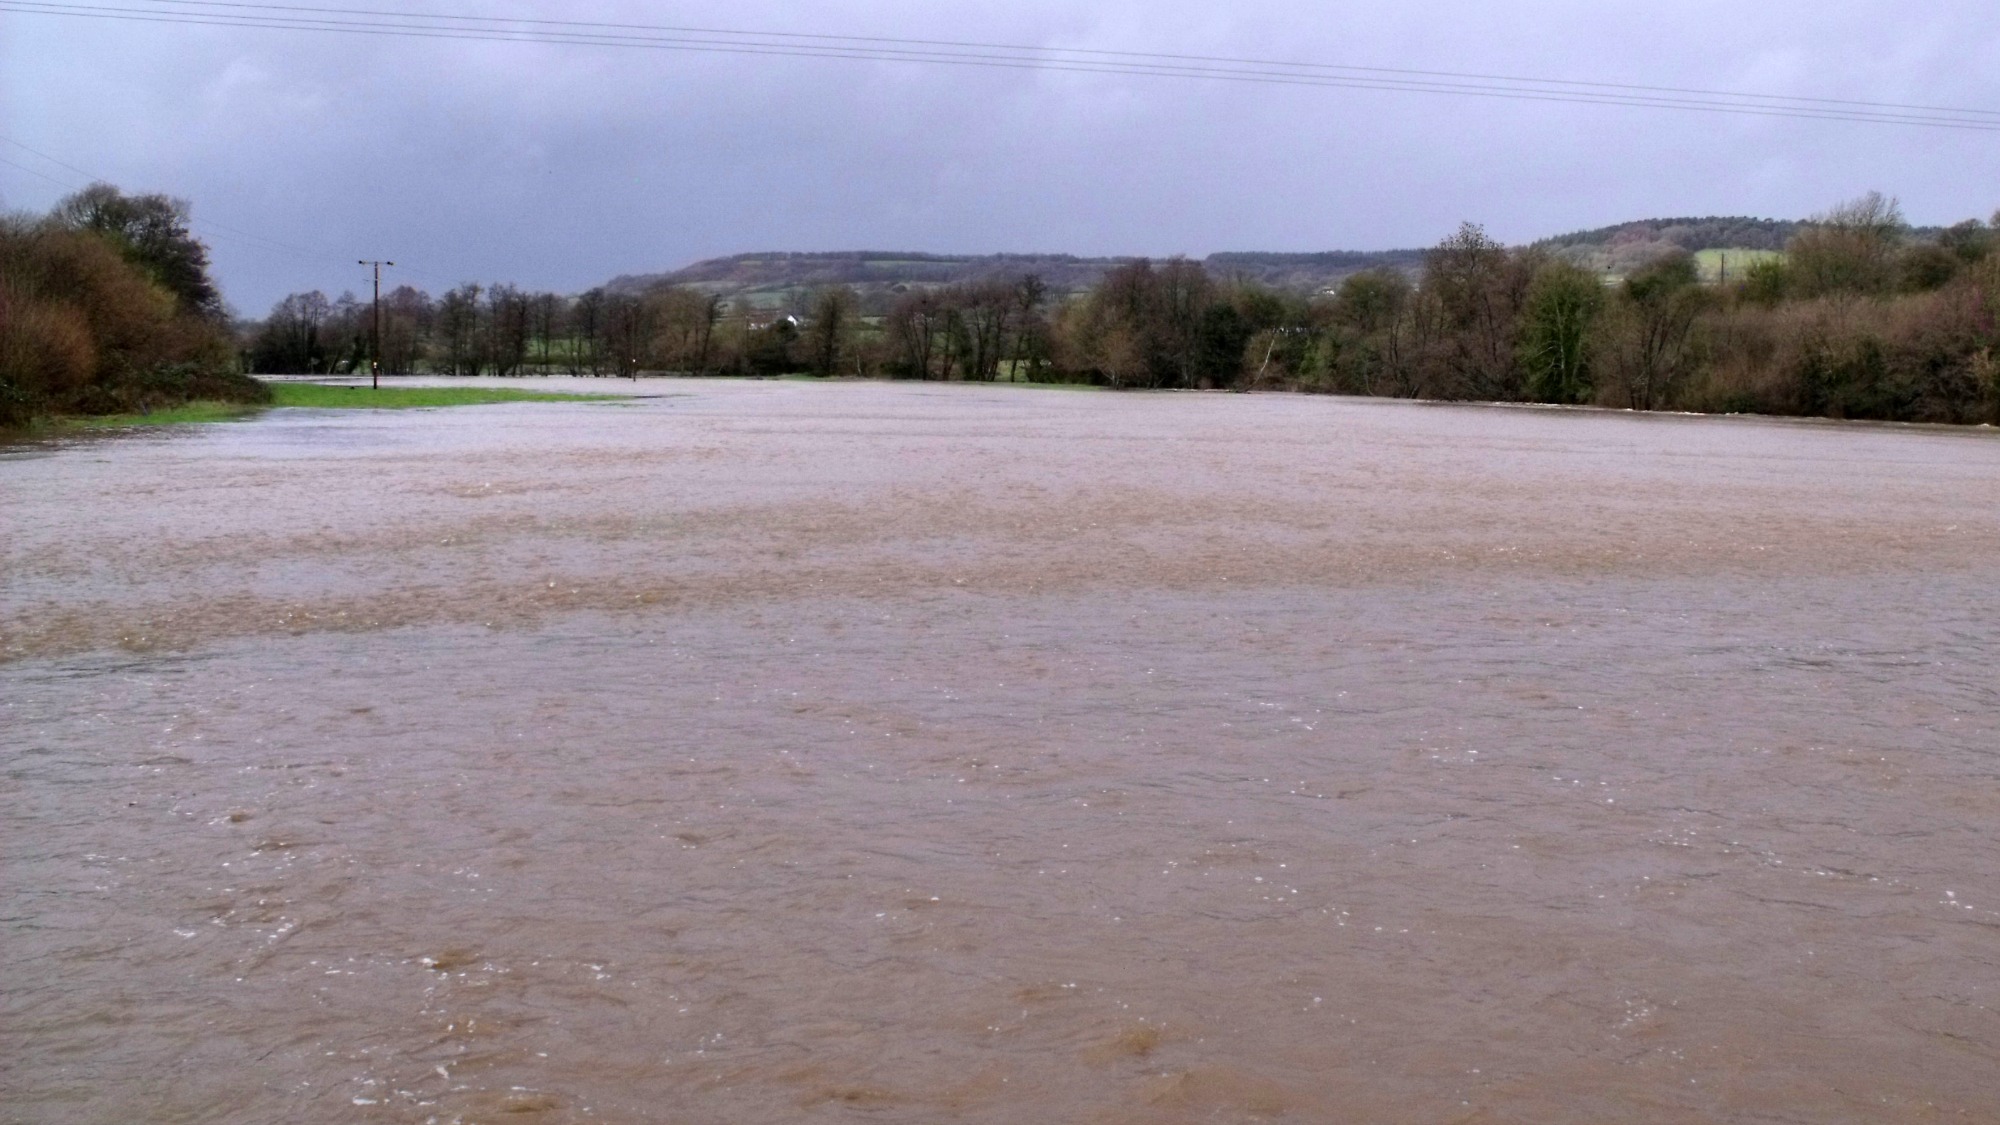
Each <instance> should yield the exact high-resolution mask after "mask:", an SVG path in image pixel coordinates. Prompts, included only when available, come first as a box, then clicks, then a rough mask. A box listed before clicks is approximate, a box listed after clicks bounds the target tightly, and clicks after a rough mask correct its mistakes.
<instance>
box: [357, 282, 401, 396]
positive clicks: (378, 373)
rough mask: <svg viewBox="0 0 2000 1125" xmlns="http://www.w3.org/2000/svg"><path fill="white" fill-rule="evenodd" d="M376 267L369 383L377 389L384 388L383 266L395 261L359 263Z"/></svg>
mask: <svg viewBox="0 0 2000 1125" xmlns="http://www.w3.org/2000/svg"><path fill="white" fill-rule="evenodd" d="M358 264H360V265H364V266H374V267H375V340H374V348H373V351H374V353H375V354H374V355H373V356H372V357H371V358H370V359H369V360H368V383H369V385H370V386H371V387H373V388H374V389H375V390H378V391H379V390H381V389H382V267H383V266H393V265H395V264H396V263H394V262H376V261H370V260H369V259H367V258H363V259H361V260H360V262H359V263H358Z"/></svg>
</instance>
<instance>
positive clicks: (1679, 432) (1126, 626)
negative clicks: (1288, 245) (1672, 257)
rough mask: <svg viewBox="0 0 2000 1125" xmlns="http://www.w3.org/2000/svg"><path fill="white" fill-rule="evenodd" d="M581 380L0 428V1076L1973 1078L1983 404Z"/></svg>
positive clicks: (1961, 1107) (1427, 1092)
mask: <svg viewBox="0 0 2000 1125" xmlns="http://www.w3.org/2000/svg"><path fill="white" fill-rule="evenodd" d="M591 389H603V386H602V385H601V384H599V385H597V386H596V387H593V388H591ZM636 392H637V393H639V394H643V395H648V396H654V397H648V398H645V399H643V400H640V401H636V402H632V403H627V404H519V405H507V406H494V407H480V408H467V409H458V410H448V411H420V412H383V413H379V414H371V413H359V412H356V413H344V412H313V411H279V412H274V413H271V414H269V415H266V416H264V417H263V418H261V419H259V420H256V421H252V422H248V423H241V424H233V425H225V426H210V427H205V428H198V429H186V430H180V431H175V432H167V433H158V434H150V435H134V436H121V437H117V438H111V439H93V440H85V441H77V442H73V443H68V444H64V445H61V446H42V447H30V448H16V449H14V450H12V451H9V452H6V453H4V454H0V568H4V569H0V763H4V775H0V776H4V781H3V782H0V878H3V879H4V883H0V900H4V917H5V929H4V934H5V937H4V943H0V1107H4V1108H0V1118H4V1119H5V1120H7V1121H20V1122H37V1123H39V1122H105V1123H111V1122H118V1123H123V1122H132V1121H153V1122H231V1123H235V1122H242V1123H267V1122H278V1121H282V1122H287V1123H316V1122H364V1123H366V1122H412V1123H417V1122H438V1123H445V1122H501V1121H506V1122H522V1123H555V1122H565V1123H566V1122H652V1121H662V1122H679V1123H725V1122H728V1123H740V1122H790V1121H870V1122H898V1123H901V1122H912V1123H914V1122H938V1121H967V1122H1041V1121H1049V1122H1058V1121H1059V1122H1072V1121H1074V1122H1105V1123H1118V1122H1238V1121H1266V1120H1297V1121H1312V1122H1330V1121H1355V1122H1363V1121H1367V1122H1375V1121H1382V1122H1404V1121H1407V1122H1481V1123H1485V1122H1521V1123H1536V1125H1542V1123H1567V1122H1576V1123H1586V1122H1590V1123H1595V1122H1610V1121H1644V1122H1717V1121H1723V1122H1815V1123H1825V1122H1878V1121H1879V1122H1908V1121H1951V1120H1967V1121H1985V1122H1991V1121H1995V1120H2000V1015H1997V1014H1996V1010H1995V1006H1996V1003H2000V846H1996V843H1995V833H1994V830H1995V828H1996V825H2000V670H1996V663H2000V437H1996V436H1995V435H1994V434H1993V433H1991V432H1990V431H1986V432H1980V431H1956V432H1954V431H1946V430H1932V429H1916V428H1894V427H1868V426H1840V425H1811V424H1796V423H1794V424H1787V423H1779V422H1764V421H1752V420H1743V419H1688V418H1664V417H1629V416H1621V415H1610V414H1596V413H1580V412H1560V411H1540V410H1509V409H1492V408H1477V407H1438V406H1423V405H1415V404H1404V403H1373V402H1358V401H1344V400H1330V399H1313V398H1302V397H1291V396H1232V395H1193V394H1180V395H1170V394H1161V395H1140V394H1131V395H1115V394H1092V393H1062V392H1053V391H1049V392H1042V391H1031V390H1018V389H1008V388H975V387H956V386H955V387H934V386H929V387H927V386H895V385H883V384H864V385H831V386H829V385H814V384H802V383H729V382H715V383H704V382H682V381H662V382H658V383H653V382H642V383H640V384H638V385H637V387H636Z"/></svg>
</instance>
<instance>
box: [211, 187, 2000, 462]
mask: <svg viewBox="0 0 2000 1125" xmlns="http://www.w3.org/2000/svg"><path fill="white" fill-rule="evenodd" d="M372 323H373V322H372V320H371V318H370V309H369V308H368V306H366V305H365V304H364V303H362V302H360V301H358V300H355V299H354V298H352V297H342V298H340V299H338V300H332V301H329V300H328V299H327V298H326V297H324V296H323V295H321V294H318V293H307V294H300V295H295V296H292V297H288V298H286V299H285V300H284V301H283V302H280V303H279V305H278V307H277V308H276V309H274V310H273V311H272V315H271V316H270V317H269V318H268V319H267V320H266V321H264V322H263V323H262V324H261V325H259V326H257V328H256V329H255V331H254V332H253V333H252V334H251V337H250V339H249V340H248V342H247V345H246V350H247V354H248V356H249V359H250V362H251V364H252V366H253V368H254V369H256V370H263V371H296V372H319V373H326V372H341V371H359V370H364V369H365V364H366V362H367V358H368V356H369V354H370V348H371V346H372V340H371V335H370V332H371V325H372ZM1996 324H2000V215H1996V216H1995V219H1994V221H1993V222H1985V223H1982V222H1978V221H1968V222H1965V223H1961V224H1959V225H1957V226H1954V227H1950V228H1947V229H1944V230H1942V231H1937V232H1932V233H1928V234H1926V235H1924V236H1921V237H1919V236H1916V235H1914V234H1913V233H1912V232H1911V231H1910V229H1909V227H1908V225H1907V224H1906V223H1905V222H1904V220H1903V216H1902V214H1901V212H1900V210H1899V209H1898V207H1897V206H1896V204H1895V202H1894V201H1893V200H1888V199H1885V198H1883V197H1882V196H1880V195H1873V194H1871V195H1869V196H1866V197H1864V198H1862V199H1859V200H1855V201H1853V202H1850V203H1847V204H1843V205H1841V206H1839V207H1836V208H1834V209H1832V210H1830V211H1828V212H1827V213H1825V214H1823V215H1820V216H1816V217H1815V218H1813V219H1812V220H1809V221H1807V222H1805V223H1802V224H1800V225H1799V226H1798V227H1797V229H1796V231H1795V233H1793V234H1792V235H1791V236H1790V238H1789V240H1788V241H1787V242H1786V244H1785V250H1784V253H1783V255H1782V256H1781V257H1777V258H1764V259H1760V260H1757V261H1754V262H1753V263H1750V264H1748V265H1746V266H1744V267H1742V268H1739V269H1737V270H1736V271H1735V273H1734V274H1733V275H1732V276H1731V277H1730V278H1729V280H1728V281H1727V282H1725V283H1721V284H1716V283H1709V282H1704V281H1703V279H1702V277H1701V274H1700V271H1699V270H1698V269H1697V268H1696V262H1695V259H1694V257H1693V256H1692V255H1690V254H1688V253H1686V252H1683V251H1677V250H1671V249H1670V250H1668V251H1667V252H1665V253H1663V254H1661V255H1659V256H1657V257H1655V258H1653V259H1652V260H1651V261H1649V262H1647V263H1646V264H1644V265H1643V266H1641V267H1640V268H1638V269H1636V270H1634V271H1632V272H1630V273H1628V274H1626V275H1624V276H1622V277H1617V278H1611V277H1607V276H1605V275H1603V274H1599V273H1596V272H1593V271H1592V270H1590V269H1587V268H1584V267H1582V266H1579V265H1577V264H1575V263H1573V262H1572V261H1569V260H1567V259H1565V258H1564V257H1563V256H1562V254H1561V252H1560V248H1551V247H1547V246H1543V247H1515V248H1510V247H1507V246H1503V245H1501V244H1500V243H1498V242H1496V241H1494V240H1493V239H1492V238H1490V237H1488V236H1487V235H1486V233H1485V232H1484V231H1483V230H1482V229H1481V228H1480V227H1478V226H1475V225H1471V224H1467V225H1465V226H1463V227H1461V228H1460V229H1459V230H1458V231H1456V232H1455V233H1453V234H1452V235H1450V236H1449V237H1447V238H1445V239H1444V240H1442V241H1441V242H1439V243H1438V244H1437V245H1436V246H1434V247H1432V248H1431V249H1430V250H1429V251H1427V252H1426V253H1425V254H1424V256H1423V260H1422V263H1421V266H1420V268H1419V269H1418V270H1417V271H1415V275H1414V276H1412V275H1411V274H1410V273H1407V272H1403V271H1398V270H1390V269H1374V270H1367V271H1363V272H1360V273H1356V274H1353V275H1351V276H1349V277H1348V278H1346V279H1345V280H1344V281H1343V282H1342V283H1341V284H1340V285H1339V286H1338V288H1337V289H1335V290H1333V291H1330V292H1322V293H1318V294H1301V293H1296V292H1288V291H1284V290H1279V289H1273V288H1269V287H1266V286H1263V285H1259V284H1256V283H1254V282H1251V281H1248V280H1245V279H1243V278H1241V277H1222V276H1216V274H1215V273H1213V272H1211V270H1209V269H1207V268H1205V267H1204V266H1203V265H1202V264H1200V263H1198V262H1191V261H1187V260H1184V259H1172V260H1168V261H1164V262H1157V263H1156V262H1150V261H1144V260H1138V261H1133V262H1129V263H1127V264H1125V265H1122V266H1120V267H1118V268H1116V269H1113V270H1112V271H1110V273H1108V274H1107V275H1106V276H1105V278H1104V280H1103V281H1102V283H1101V284H1099V285H1098V286H1097V287H1095V288H1094V289H1093V290H1091V291H1089V292H1088V293H1085V294H1082V295H1079V296H1075V297H1070V298H1066V299H1062V300H1055V299H1052V298H1051V297H1050V294H1049V289H1048V287H1047V286H1046V285H1044V284H1043V283H1042V282H1041V280H1040V279H1039V278H1037V277H1036V276H1035V275H1033V274H1024V275H1020V276H1015V277H999V278H991V279H987V280H984V281H976V282H967V283H962V284H955V285H942V286H930V287H913V288H911V289H909V290H908V291H906V292H903V293H899V294H870V295H867V296H863V295H861V294H858V293H856V292H855V291H854V290H853V289H850V288H847V287H844V286H827V287H823V288H820V289H817V290H813V291H810V292H805V293H800V294H796V295H795V296H794V297H793V299H792V301H791V303H790V304H789V305H788V306H787V307H786V308H783V309H773V308H760V307H758V306H755V305H753V304H750V303H749V302H748V301H747V300H745V299H742V298H737V299H731V300H725V299H723V298H721V297H719V296H716V295H713V294H710V293H706V292H703V291H700V290H697V289H694V288H690V287H684V286H676V285H660V286H656V287H654V288H652V289H649V290H647V291H644V292H638V293H613V292H606V291H605V290H601V289H599V290H592V291H590V292H588V293H584V294H582V295H580V296H573V297H565V296H559V295H556V294H551V293H527V292H523V291H521V290H518V289H516V288H514V287H512V286H507V285H494V286H490V287H481V286H477V285H466V286H461V287H460V288H457V289H454V290H451V291H450V292H447V293H445V294H444V295H443V296H442V297H438V298H432V297H430V296H429V295H427V294H425V293H423V292H421V291H419V290H417V289H414V288H409V287H403V288H399V289H396V290H395V291H393V292H392V293H390V294H388V295H387V296H385V298H384V301H383V325H384V327H383V332H382V353H381V354H382V361H383V365H384V370H385V371H389V372H419V371H424V372H432V373H438V374H454V375H473V374H499V375H511V374H523V373H542V374H556V373H563V374H594V375H629V374H634V373H637V372H647V373H656V372H657V373H687V374H726V375H780V374H792V373H803V374H812V375H820V376H836V375H840V376H859V377H876V378H892V379H931V380H965V381H995V380H1014V381H1032V382H1070V383H1090V384H1096V385H1101V386H1107V387H1116V388H1190V389H1192V388H1211V389H1234V390H1253V389H1255V390H1294V391H1307V392H1329V393H1340V394H1354V395H1387V396H1399V397H1421V398H1433V399H1456V400H1484V401H1501V402H1542V403H1566V404H1594V405H1601V406H1613V407H1624V408H1631V409H1637V410H1691V411H1714V412H1756V413H1769V414H1795V415H1799V414H1802V415H1825V416H1831V417H1846V418H1875V419H1896V420H1910V421H1940V422H1974V421H2000V360H1996V350H2000V327H1996Z"/></svg>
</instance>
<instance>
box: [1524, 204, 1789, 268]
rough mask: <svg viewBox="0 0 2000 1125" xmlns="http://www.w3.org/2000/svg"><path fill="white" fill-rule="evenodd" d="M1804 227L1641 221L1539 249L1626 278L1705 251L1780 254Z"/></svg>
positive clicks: (1734, 220)
mask: <svg viewBox="0 0 2000 1125" xmlns="http://www.w3.org/2000/svg"><path fill="white" fill-rule="evenodd" d="M1804 225H1805V224H1804V223H1801V222H1798V221H1796V220H1792V219H1752V218H1744V217H1741V216H1734V217H1722V216H1714V215H1711V216H1707V217H1704V218H1698V219H1697V218H1689V219H1642V220H1640V221H1638V222H1634V223H1621V224H1619V225H1618V226H1615V227H1599V228H1598V229H1596V230H1583V231H1576V232H1574V233H1572V234H1560V235H1557V236H1556V237H1554V238H1545V239H1542V240H1541V241H1540V242H1537V243H1535V244H1534V245H1535V246H1536V247H1538V248H1540V249H1543V250H1547V251H1549V252H1551V253H1553V254H1555V255H1556V256H1557V257H1560V258H1564V259H1566V260H1568V261H1571V262H1574V263H1576V264H1577V265H1579V266H1582V267H1584V268H1585V269H1590V270H1596V271H1598V272H1600V273H1610V274H1619V275H1622V274H1627V273H1631V272H1632V271H1633V270H1636V269H1638V268H1640V267H1641V266H1644V265H1645V264H1646V263H1648V262H1652V261H1657V260H1658V259H1660V258H1663V257H1665V256H1667V255H1668V254H1672V253H1675V252H1677V251H1682V250H1685V251H1687V252H1688V253H1690V254H1699V253H1701V252H1702V251H1704V250H1745V251H1759V252H1764V253H1772V252H1776V251H1780V250H1783V249H1784V248H1785V243H1787V242H1790V241H1791V238H1792V236H1793V235H1794V234H1797V233H1798V231H1799V228H1800V227H1802V226H1804Z"/></svg>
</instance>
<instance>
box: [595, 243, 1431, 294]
mask: <svg viewBox="0 0 2000 1125" xmlns="http://www.w3.org/2000/svg"><path fill="white" fill-rule="evenodd" d="M1423 254H1424V252H1423V251H1421V250H1388V251H1380V252H1356V251H1346V252H1335V253H1325V254H1254V253H1246V254H1213V255H1210V256H1209V257H1208V258H1206V259H1204V260H1203V265H1204V266H1205V267H1206V268H1207V269H1208V271H1209V273H1210V274H1211V275H1213V276H1215V277H1218V278H1239V277H1240V278H1243V279H1244V280H1248V281H1255V282H1258V283H1260V284H1264V285H1269V286H1271V287H1273V288H1278V289H1291V290H1297V291H1302V292H1317V291H1319V290H1321V289H1326V288H1331V287H1333V286H1336V285H1338V284H1340V281H1341V279H1343V278H1345V277H1347V276H1348V275H1350V274H1355V273H1359V272H1361V271H1362V270H1367V269H1378V268H1388V269H1398V270H1404V271H1406V272H1411V273H1414V272H1415V271H1416V270H1418V269H1420V268H1422V266H1423ZM1133 260H1134V259H1132V258H1079V257H1076V256H1074V255H1071V254H978V255H970V254H968V255H952V254H917V253H906V252H898V251H867V250H856V251H836V252H831V253H816V254H791V253H763V254H737V255H734V256H731V257H727V258H710V259H708V260H707V261H702V262H696V263H695V264H693V265H691V266H686V267H683V268H681V269H677V270H674V271H672V272H670V273H654V274H627V275H624V276H621V277H615V278H613V279H611V281H610V282H609V283H608V284H607V285H606V286H605V288H607V289H609V290H611V291H612V292H615V293H639V292H644V291H645V290H647V289H651V288H654V287H656V286H661V285H686V286H689V287H692V288H695V289H700V290H702V291H704V292H709V293H717V294H720V295H722V296H725V297H730V298H738V297H748V298H749V299H750V300H751V301H753V302H754V303H756V304H758V305H761V306H765V307H781V306H783V305H785V304H787V303H788V302H790V301H791V300H793V298H794V297H795V295H797V294H799V293H803V292H806V291H810V290H812V289H815V288H818V287H820V286H824V285H846V286H849V287H852V288H854V289H857V290H859V291H860V292H861V293H862V295H863V296H864V297H871V296H872V297H877V298H882V297H889V296H893V295H895V294H898V293H902V292H906V291H908V290H909V289H911V288H924V287H929V286H938V285H956V284H962V283H964V282H971V281H983V280H985V279H987V278H995V277H1000V278H1010V279H1011V278H1017V277H1020V276H1021V275H1023V274H1030V273H1031V274H1035V275H1036V276H1038V277H1040V278H1041V279H1042V281H1043V282H1044V283H1046V284H1047V285H1048V287H1049V290H1050V292H1051V293H1052V294H1054V295H1056V296H1058V297H1060V296H1064V295H1067V294H1072V293H1081V292H1083V291H1085V290H1087V289H1090V288H1092V287H1093V286H1095V285H1096V284H1097V283H1098V282H1099V281H1101V280H1103V278H1104V275H1105V274H1106V273H1108V272H1110V271H1111V270H1113V269H1115V268H1117V267H1118V266H1120V265H1123V264H1125V263H1128V262H1131V261H1133Z"/></svg>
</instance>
